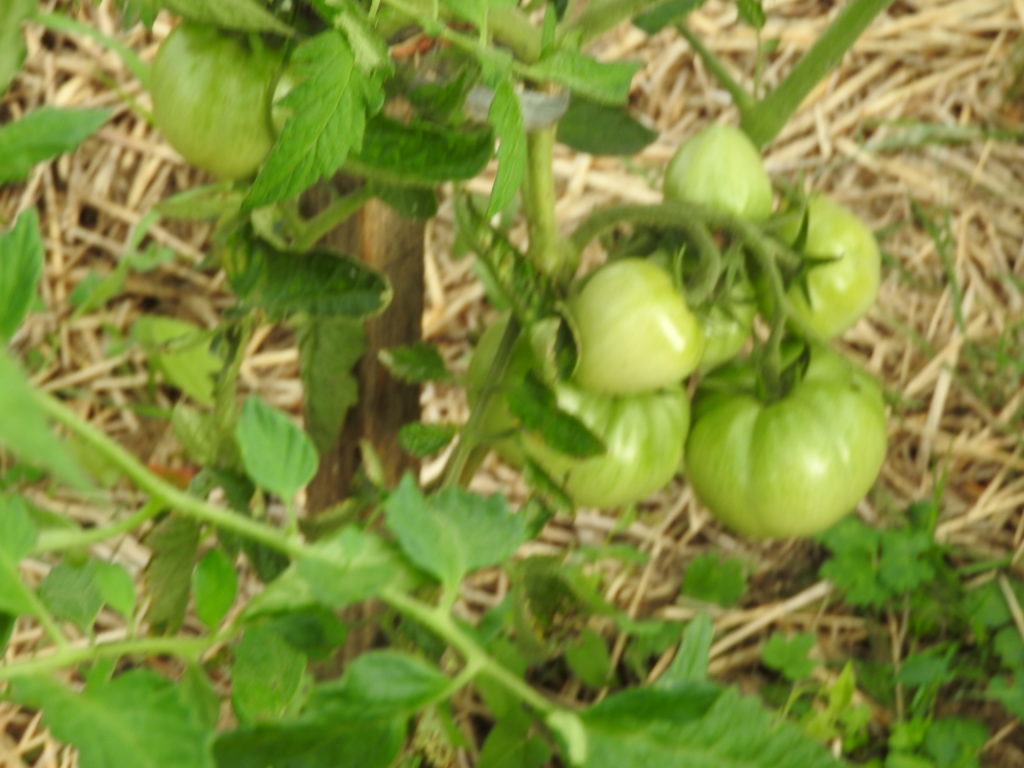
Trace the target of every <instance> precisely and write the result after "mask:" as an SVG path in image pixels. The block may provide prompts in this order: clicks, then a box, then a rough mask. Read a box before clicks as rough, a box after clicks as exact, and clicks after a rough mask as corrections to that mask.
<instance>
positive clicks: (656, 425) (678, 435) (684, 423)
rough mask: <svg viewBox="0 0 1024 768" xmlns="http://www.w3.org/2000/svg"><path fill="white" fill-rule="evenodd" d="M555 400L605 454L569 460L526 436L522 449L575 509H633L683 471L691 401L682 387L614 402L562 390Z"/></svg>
mask: <svg viewBox="0 0 1024 768" xmlns="http://www.w3.org/2000/svg"><path fill="white" fill-rule="evenodd" d="M555 394H556V396H557V398H558V405H559V407H560V408H561V409H562V410H564V411H567V412H568V413H571V414H573V415H574V416H576V417H577V418H578V419H579V420H580V421H582V422H583V423H584V424H585V425H586V426H587V427H588V428H589V429H590V430H591V431H592V432H593V433H594V434H595V435H597V436H598V437H599V438H601V440H602V441H603V442H604V444H605V452H604V453H603V454H601V455H599V456H592V457H590V458H585V459H580V458H577V457H574V456H568V455H566V454H564V453H560V452H559V451H556V450H555V449H554V448H552V447H551V446H549V445H548V444H547V443H545V442H544V441H543V439H542V438H540V437H539V436H538V435H535V434H532V433H525V434H524V435H523V447H524V449H525V451H526V454H527V455H528V456H529V457H530V458H531V459H533V460H534V461H535V462H537V463H538V464H539V465H540V466H541V467H542V468H543V469H544V471H545V472H547V473H548V475H550V476H551V477H552V479H554V480H555V481H556V482H559V483H562V486H563V488H564V489H565V491H566V493H568V494H569V496H570V498H572V500H573V501H574V502H575V503H576V504H577V505H579V506H585V507H618V506H622V505H624V504H632V503H634V502H637V501H640V500H641V499H644V498H646V497H647V496H649V495H650V494H652V493H654V492H655V491H657V490H658V489H660V488H661V487H663V486H664V485H665V484H666V483H668V481H669V480H671V479H672V477H673V476H674V475H675V474H676V472H677V471H678V470H679V468H680V463H681V462H682V459H683V448H684V444H685V442H686V432H687V430H688V429H689V426H690V401H689V399H688V398H687V396H686V393H685V392H684V391H683V389H682V387H678V386H677V387H672V388H669V389H664V390H661V391H658V392H649V393H645V394H640V395H628V396H624V397H616V396H611V395H602V394H598V393H596V392H588V391H585V390H582V389H579V388H578V387H574V386H571V385H568V384H559V385H557V386H556V387H555Z"/></svg>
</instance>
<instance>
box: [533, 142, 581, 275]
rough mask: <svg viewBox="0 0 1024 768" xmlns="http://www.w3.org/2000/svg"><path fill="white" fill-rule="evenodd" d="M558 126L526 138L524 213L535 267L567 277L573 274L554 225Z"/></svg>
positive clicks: (547, 272) (547, 273)
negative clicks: (556, 136)
mask: <svg viewBox="0 0 1024 768" xmlns="http://www.w3.org/2000/svg"><path fill="white" fill-rule="evenodd" d="M554 149H555V126H553V125H552V126H549V127H547V128H544V129H542V130H540V131H535V132H533V133H528V134H527V135H526V156H527V165H526V176H525V178H524V179H523V212H524V213H525V215H526V226H527V231H528V233H529V239H530V247H529V250H527V253H526V255H527V258H529V259H530V260H531V261H532V262H533V264H534V266H536V267H537V269H539V270H540V271H541V272H543V273H544V274H546V275H553V276H555V277H564V276H565V274H564V273H566V272H568V271H570V270H569V269H568V267H569V266H570V265H569V264H567V263H566V259H565V254H566V253H567V251H566V250H565V249H562V248H559V246H558V228H557V224H556V223H555V175H554V168H553V167H552V162H553V157H554Z"/></svg>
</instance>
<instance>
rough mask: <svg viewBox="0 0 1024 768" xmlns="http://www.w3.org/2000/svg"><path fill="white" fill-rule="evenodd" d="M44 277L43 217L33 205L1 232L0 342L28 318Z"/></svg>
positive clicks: (8, 339) (5, 340) (9, 336)
mask: <svg viewBox="0 0 1024 768" xmlns="http://www.w3.org/2000/svg"><path fill="white" fill-rule="evenodd" d="M0 151H2V150H0ZM0 157H2V155H0ZM42 276H43V240H42V237H41V236H40V234H39V218H38V215H37V214H36V209H35V208H29V209H28V210H26V211H24V212H23V213H22V214H21V215H20V216H18V219H17V221H16V222H15V223H14V227H12V228H11V229H10V231H8V232H4V233H2V234H0V296H3V302H2V303H0V345H5V344H6V343H7V342H8V341H10V340H11V337H12V336H13V335H14V332H15V331H16V330H18V326H20V325H21V323H22V321H23V320H24V319H25V316H26V315H27V314H28V311H29V308H30V307H31V306H32V302H33V300H34V299H35V297H36V296H37V293H36V291H37V290H38V288H39V279H40V278H41V277H42Z"/></svg>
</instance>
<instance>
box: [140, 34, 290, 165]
mask: <svg viewBox="0 0 1024 768" xmlns="http://www.w3.org/2000/svg"><path fill="white" fill-rule="evenodd" d="M280 66H281V59H280V57H279V56H278V55H277V54H276V53H274V52H272V51H269V50H266V49H263V50H252V49H250V47H249V46H248V45H247V44H246V43H244V42H243V41H242V40H241V38H236V37H233V36H229V35H226V34H224V33H222V32H221V31H220V30H218V29H216V28H214V27H207V26H203V25H199V24H193V23H189V22H185V23H183V24H180V25H179V26H178V27H177V28H176V29H175V30H174V31H173V32H171V34H170V35H169V36H168V37H167V39H166V40H164V42H163V43H162V44H161V45H160V49H159V50H158V51H157V54H156V58H155V59H154V60H153V72H152V86H151V95H152V97H153V117H154V119H155V121H156V126H157V128H159V129H160V132H161V133H162V134H163V135H164V137H165V138H166V139H167V141H168V142H170V144H171V146H173V147H174V148H175V149H176V150H178V152H179V153H180V154H181V155H182V157H184V158H185V159H186V160H188V161H189V162H190V163H191V164H192V165H194V166H196V167H197V168H201V169H203V170H205V171H209V172H210V173H212V174H213V175H214V176H216V177H217V178H220V179H241V178H245V177H248V176H251V175H252V174H253V173H255V172H256V169H257V168H259V166H260V163H262V162H263V160H264V158H265V157H266V156H267V153H268V152H269V151H270V147H271V145H273V143H274V131H273V127H272V126H271V119H270V106H271V95H272V93H273V89H274V82H275V80H276V76H277V73H278V71H279V69H280Z"/></svg>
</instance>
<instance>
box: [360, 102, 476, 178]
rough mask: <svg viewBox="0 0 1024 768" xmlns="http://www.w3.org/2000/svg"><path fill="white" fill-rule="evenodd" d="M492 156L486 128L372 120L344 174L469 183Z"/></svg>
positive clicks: (381, 119) (377, 118)
mask: <svg viewBox="0 0 1024 768" xmlns="http://www.w3.org/2000/svg"><path fill="white" fill-rule="evenodd" d="M493 153H494V134H493V133H492V132H491V129H490V128H486V127H484V128H471V129H456V128H448V127H444V126H439V125H433V124H430V123H425V122H411V123H402V122H400V121H398V120H395V119H393V118H390V117H387V116H385V115H376V116H374V117H373V118H372V119H371V120H370V121H369V123H368V124H367V127H366V135H365V137H364V139H363V145H362V148H361V149H359V150H357V151H355V152H353V153H352V156H351V157H349V159H348V162H347V163H346V168H348V169H349V170H351V171H352V172H354V173H357V174H359V175H361V176H367V177H369V178H371V179H374V180H377V181H383V182H388V183H392V184H414V185H420V186H427V187H434V186H437V185H438V184H441V183H443V182H445V181H465V180H467V179H471V178H473V177H474V176H476V175H477V174H478V173H480V171H482V170H483V169H484V167H485V166H486V165H487V162H488V161H489V160H490V159H491V156H492V155H493Z"/></svg>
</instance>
